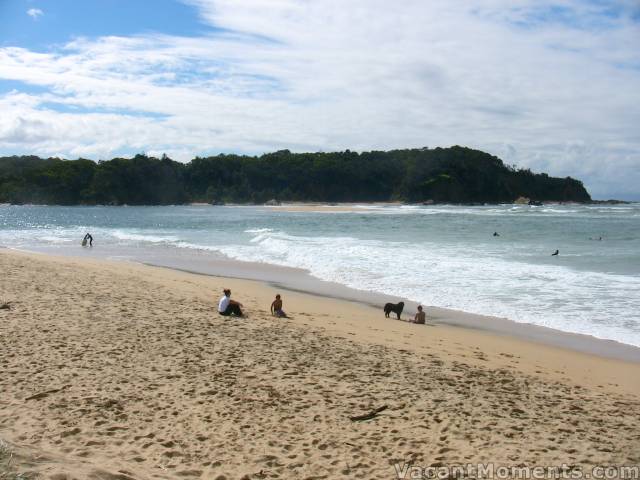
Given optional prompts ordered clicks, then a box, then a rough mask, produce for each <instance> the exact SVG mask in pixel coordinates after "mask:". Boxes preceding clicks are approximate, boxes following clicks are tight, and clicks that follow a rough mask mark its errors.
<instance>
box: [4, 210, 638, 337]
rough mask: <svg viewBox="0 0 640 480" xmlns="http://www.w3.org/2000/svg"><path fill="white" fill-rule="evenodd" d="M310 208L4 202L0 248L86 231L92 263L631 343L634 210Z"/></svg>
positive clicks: (66, 250)
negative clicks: (267, 276)
mask: <svg viewBox="0 0 640 480" xmlns="http://www.w3.org/2000/svg"><path fill="white" fill-rule="evenodd" d="M318 210H320V211H286V209H282V208H269V207H259V206H196V205H193V206H168V207H53V206H8V205H5V206H0V245H1V246H4V247H8V248H16V249H23V250H31V251H40V252H47V253H55V254H65V255H86V254H87V252H88V251H89V249H87V248H85V249H83V248H82V247H81V245H80V242H81V240H82V238H83V236H84V234H85V233H86V232H91V234H92V235H93V237H94V239H95V240H94V247H93V248H92V249H91V250H90V252H91V255H93V256H103V257H107V258H113V259H126V260H134V261H135V260H137V261H145V262H148V263H157V264H163V263H164V262H163V261H162V259H163V258H164V257H169V256H175V255H176V253H177V252H180V255H181V256H182V257H189V255H193V256H197V258H207V257H210V258H211V259H220V258H229V259H234V260H240V261H249V262H258V263H264V264H272V265H280V266H287V267H294V268H299V269H303V270H306V271H307V272H309V274H311V275H312V276H314V277H317V278H319V279H321V280H326V281H330V282H335V283H338V284H341V285H345V286H348V287H351V288H355V289H359V290H365V291H371V292H378V293H380V294H381V299H384V301H392V300H394V299H400V298H405V299H410V300H413V301H416V302H419V303H422V304H424V305H427V306H437V307H443V308H450V309H456V310H462V311H466V312H470V313H477V314H482V315H491V316H496V317H502V318H508V319H510V320H513V321H515V322H520V323H531V324H534V325H541V326H545V327H550V328H554V329H558V330H562V331H565V332H572V333H581V334H586V335H592V336H594V337H597V338H602V339H609V340H615V341H618V342H621V343H625V344H629V345H634V346H640V204H637V203H636V204H625V205H545V206H539V207H536V206H528V205H497V206H477V207H475V206H474V207H466V206H409V205H406V206H405V205H384V206H370V205H360V206H354V207H353V208H352V209H349V210H345V211H335V209H330V208H326V209H323V208H322V207H318ZM323 210H326V211H323ZM494 232H496V233H498V234H499V236H494V235H493V234H494ZM555 250H559V255H557V256H552V255H551V254H552V253H553V252H554V251H555ZM381 303H384V302H383V301H382V300H381Z"/></svg>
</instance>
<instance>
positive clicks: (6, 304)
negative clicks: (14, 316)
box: [0, 302, 11, 310]
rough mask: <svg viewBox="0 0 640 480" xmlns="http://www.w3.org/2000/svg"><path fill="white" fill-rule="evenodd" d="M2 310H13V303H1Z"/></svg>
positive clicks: (0, 308)
mask: <svg viewBox="0 0 640 480" xmlns="http://www.w3.org/2000/svg"><path fill="white" fill-rule="evenodd" d="M0 310H11V302H4V303H0Z"/></svg>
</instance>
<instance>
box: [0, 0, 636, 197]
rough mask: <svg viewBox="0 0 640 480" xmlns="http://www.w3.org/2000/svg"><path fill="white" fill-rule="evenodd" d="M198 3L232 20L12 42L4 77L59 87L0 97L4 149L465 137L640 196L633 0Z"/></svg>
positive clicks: (512, 158)
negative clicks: (205, 31)
mask: <svg viewBox="0 0 640 480" xmlns="http://www.w3.org/2000/svg"><path fill="white" fill-rule="evenodd" d="M189 3H191V4H193V5H195V6H197V8H199V11H200V13H201V15H202V17H203V18H204V19H205V20H206V21H207V22H209V23H210V24H211V25H213V26H217V27H223V28H224V29H225V30H222V31H218V33H212V34H211V35H209V36H203V37H198V38H191V37H190V38H187V37H170V36H161V35H153V36H136V37H126V38H123V37H104V38H99V39H77V40H75V41H73V42H71V43H69V44H68V45H66V46H65V47H64V48H62V49H58V50H52V51H50V52H49V53H37V52H33V51H29V50H26V49H22V48H17V47H5V48H0V78H5V79H11V80H19V81H23V82H27V83H29V84H31V85H37V86H39V87H41V88H44V92H42V93H31V94H25V93H22V94H20V93H18V92H13V93H12V94H9V95H6V96H5V97H4V98H2V97H0V108H2V109H3V113H4V114H3V116H2V117H0V151H9V150H11V151H13V152H17V153H21V152H27V153H31V152H35V153H39V154H43V155H47V154H50V153H52V152H65V154H66V155H69V156H77V155H84V156H90V157H102V158H105V157H108V156H109V155H111V154H112V153H113V152H122V151H129V152H131V153H136V152H139V151H141V150H145V151H153V152H161V151H167V152H175V154H177V155H178V156H179V158H181V159H189V158H191V157H192V156H195V155H198V154H200V155H202V154H207V153H216V152H219V151H238V152H250V153H253V152H256V153H260V152H263V151H270V150H274V149H280V148H289V149H291V150H297V151H300V150H333V149H345V148H349V149H352V150H369V149H389V148H404V147H421V146H430V147H435V146H448V145H453V144H460V145H468V146H470V147H475V148H480V149H484V150H487V151H489V152H491V153H494V154H497V155H499V156H501V157H502V158H503V159H504V160H505V161H506V162H507V163H514V162H515V163H517V164H518V165H521V166H524V167H531V168H533V169H535V170H545V171H548V172H549V173H550V174H555V175H563V176H564V175H571V176H575V177H578V178H581V179H585V180H586V183H587V187H588V188H589V189H590V190H591V191H592V193H594V195H595V196H608V195H613V194H619V195H627V196H632V195H634V194H640V192H638V191H637V187H636V185H638V184H640V153H638V152H640V134H638V131H637V127H636V126H637V125H638V124H640V109H639V108H638V105H640V88H639V87H640V51H639V50H638V49H637V48H634V45H637V44H638V40H640V29H639V27H638V23H637V21H634V20H633V15H634V14H636V13H637V12H634V11H632V10H630V9H632V8H634V7H633V5H632V3H633V2H620V3H619V5H618V4H616V9H615V15H613V14H611V12H610V11H607V12H603V11H601V10H599V8H600V7H598V5H600V3H598V4H596V3H590V2H584V1H578V0H569V1H567V2H563V3H562V6H563V8H565V9H568V10H567V12H565V13H562V11H561V12H558V10H557V8H556V7H557V5H558V4H557V3H556V2H551V1H550V0H544V1H534V0H518V1H515V2H514V1H510V0H509V1H508V0H485V1H483V2H480V3H479V4H476V6H475V7H473V8H472V7H469V6H467V5H468V4H467V2H455V1H454V2H451V1H450V0H446V1H445V0H431V1H429V2H424V1H421V0H401V1H399V2H396V3H394V4H393V5H391V4H389V2H387V1H382V0H351V1H350V2H340V1H338V0H317V1H314V2H308V1H305V0H244V1H243V2H237V1H234V0H190V1H189ZM554 8H555V10H554ZM554 12H555V13H554ZM541 19H542V20H541ZM220 32H224V33H220ZM61 108H62V110H63V112H59V111H56V110H61ZM34 122H41V123H34Z"/></svg>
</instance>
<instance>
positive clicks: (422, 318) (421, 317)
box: [413, 305, 426, 325]
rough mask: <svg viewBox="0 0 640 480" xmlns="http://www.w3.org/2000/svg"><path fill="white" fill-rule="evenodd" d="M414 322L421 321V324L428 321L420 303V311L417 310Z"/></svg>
mask: <svg viewBox="0 0 640 480" xmlns="http://www.w3.org/2000/svg"><path fill="white" fill-rule="evenodd" d="M413 323H419V324H420V325H424V324H425V323H426V315H425V313H424V312H423V311H422V305H418V311H417V312H416V316H415V317H413Z"/></svg>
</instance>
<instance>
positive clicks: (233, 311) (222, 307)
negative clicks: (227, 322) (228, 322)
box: [218, 288, 244, 317]
mask: <svg viewBox="0 0 640 480" xmlns="http://www.w3.org/2000/svg"><path fill="white" fill-rule="evenodd" d="M242 306H243V305H242V304H241V303H240V302H236V301H235V300H231V290H229V289H228V288H225V289H224V295H223V297H222V298H221V299H220V303H219V304H218V313H219V314H220V315H224V316H225V317H229V316H231V315H235V316H236V317H244V315H243V313H242V310H240V307H242Z"/></svg>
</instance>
